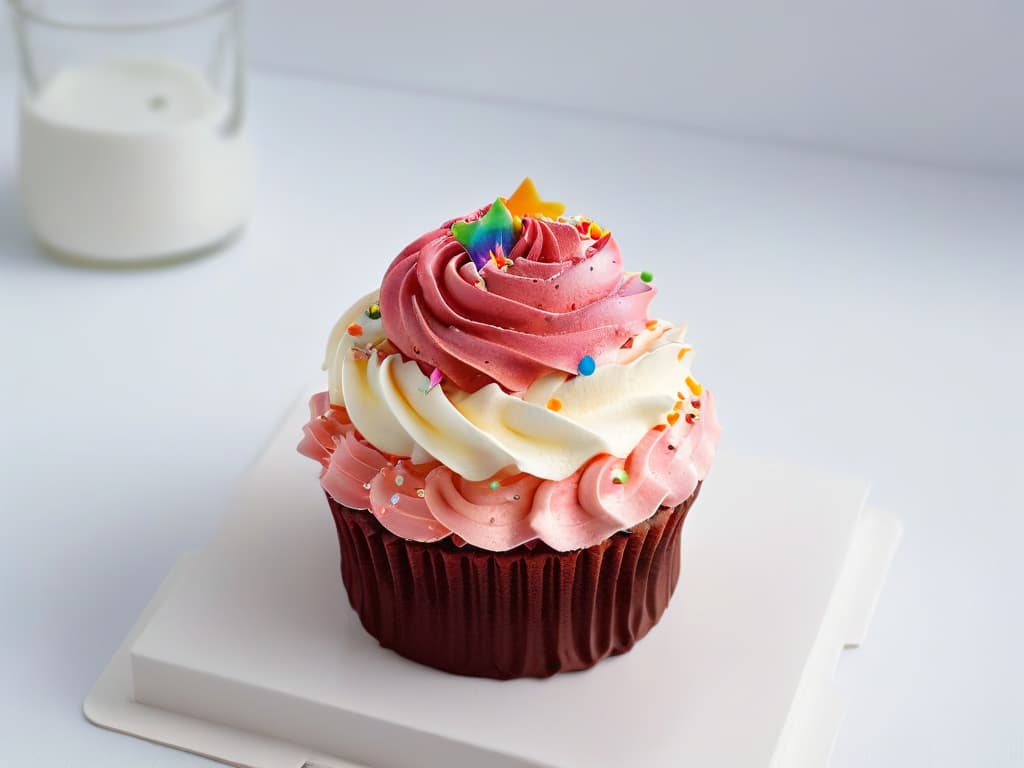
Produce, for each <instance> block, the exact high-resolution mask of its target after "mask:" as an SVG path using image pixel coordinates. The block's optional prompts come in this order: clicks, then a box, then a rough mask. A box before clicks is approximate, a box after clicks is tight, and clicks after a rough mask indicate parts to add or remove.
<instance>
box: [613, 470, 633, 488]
mask: <svg viewBox="0 0 1024 768" xmlns="http://www.w3.org/2000/svg"><path fill="white" fill-rule="evenodd" d="M612 482H613V483H615V484H616V485H625V484H626V483H628V482H629V472H627V471H626V470H625V469H623V468H622V467H619V468H618V469H614V470H612Z"/></svg>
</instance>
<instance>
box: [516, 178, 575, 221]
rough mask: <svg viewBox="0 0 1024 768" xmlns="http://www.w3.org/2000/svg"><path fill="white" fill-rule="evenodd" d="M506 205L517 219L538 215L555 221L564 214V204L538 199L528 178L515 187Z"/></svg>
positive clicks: (531, 180)
mask: <svg viewBox="0 0 1024 768" xmlns="http://www.w3.org/2000/svg"><path fill="white" fill-rule="evenodd" d="M506 203H507V205H508V209H509V210H510V211H511V212H512V215H513V216H517V217H523V216H538V215H539V216H546V217H547V218H549V219H557V218H558V217H559V216H561V215H562V214H563V213H565V204H564V203H558V202H555V201H554V200H541V199H540V195H539V194H538V193H537V187H536V185H534V183H533V179H531V178H530V177H529V176H527V177H526V178H525V179H523V181H522V183H521V184H520V185H519V186H518V187H516V191H515V192H513V193H512V197H510V198H509V199H508V200H507V201H506Z"/></svg>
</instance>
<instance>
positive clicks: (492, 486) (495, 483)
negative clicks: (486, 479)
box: [487, 480, 501, 491]
mask: <svg viewBox="0 0 1024 768" xmlns="http://www.w3.org/2000/svg"><path fill="white" fill-rule="evenodd" d="M487 487H488V488H490V489H491V490H492V491H496V490H498V489H499V488H501V483H499V482H498V481H497V480H491V482H490V484H489V485H488V486H487Z"/></svg>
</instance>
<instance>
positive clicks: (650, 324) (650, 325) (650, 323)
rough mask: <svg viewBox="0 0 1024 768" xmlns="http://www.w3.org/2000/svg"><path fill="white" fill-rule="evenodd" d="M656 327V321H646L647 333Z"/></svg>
mask: <svg viewBox="0 0 1024 768" xmlns="http://www.w3.org/2000/svg"><path fill="white" fill-rule="evenodd" d="M657 327H658V321H657V320H648V321H647V330H648V331H653V330H654V329H655V328H657Z"/></svg>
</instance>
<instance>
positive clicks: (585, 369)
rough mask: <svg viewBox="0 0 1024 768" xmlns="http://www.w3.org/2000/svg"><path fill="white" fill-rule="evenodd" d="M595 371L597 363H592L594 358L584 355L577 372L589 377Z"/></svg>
mask: <svg viewBox="0 0 1024 768" xmlns="http://www.w3.org/2000/svg"><path fill="white" fill-rule="evenodd" d="M596 370H597V363H595V362H594V358H592V357H591V356H590V355H584V356H583V359H582V360H580V364H579V372H580V374H581V375H583V376H590V375H591V374H592V373H593V372H594V371H596Z"/></svg>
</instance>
